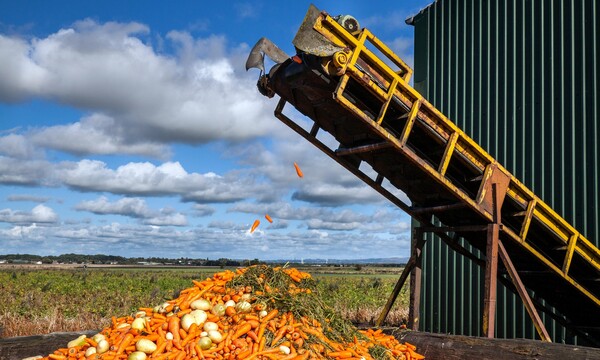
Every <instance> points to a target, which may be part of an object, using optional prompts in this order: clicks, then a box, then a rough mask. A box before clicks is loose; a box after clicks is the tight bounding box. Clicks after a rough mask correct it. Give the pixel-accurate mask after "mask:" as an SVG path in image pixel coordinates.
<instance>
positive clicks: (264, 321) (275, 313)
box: [260, 309, 279, 323]
mask: <svg viewBox="0 0 600 360" xmlns="http://www.w3.org/2000/svg"><path fill="white" fill-rule="evenodd" d="M277 314H279V310H277V309H273V310H271V311H269V313H268V314H267V315H266V316H265V317H264V318H262V319H261V320H260V322H262V323H266V322H269V321H270V320H271V319H273V318H274V317H275V316H277Z"/></svg>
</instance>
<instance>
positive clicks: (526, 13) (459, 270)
mask: <svg viewBox="0 0 600 360" xmlns="http://www.w3.org/2000/svg"><path fill="white" fill-rule="evenodd" d="M599 8H600V5H599V4H597V1H596V0H573V1H567V0H533V1H531V0H492V1H480V0H439V1H436V2H435V3H433V4H432V5H430V6H429V7H427V8H426V9H424V10H423V11H422V12H421V13H419V14H418V15H416V16H415V17H414V18H413V19H412V24H413V25H414V26H415V73H414V86H415V88H416V89H417V90H418V91H419V92H421V94H423V95H424V96H425V97H426V98H427V99H428V100H429V101H430V102H431V103H433V104H434V105H435V106H436V107H437V108H438V109H440V110H441V111H442V112H443V113H444V114H445V115H446V116H448V117H449V118H450V119H451V120H453V121H454V122H455V123H456V124H458V125H459V126H460V127H461V128H462V129H463V130H464V131H465V132H466V133H467V134H468V135H469V136H471V137H472V138H473V139H475V141H477V142H478V143H479V144H480V145H481V146H482V147H483V148H484V149H486V150H487V151H488V152H489V153H490V154H491V155H492V156H494V157H496V159H498V161H499V162H500V163H502V164H503V165H504V166H505V167H506V168H507V169H508V170H509V171H511V172H512V173H513V174H514V175H515V176H516V177H517V178H519V179H520V180H521V181H522V182H523V183H524V184H525V185H526V186H528V187H529V188H530V189H532V190H533V191H534V192H535V193H536V194H537V195H538V196H540V197H541V198H542V199H543V200H544V201H545V202H546V203H548V204H549V205H550V206H552V207H553V208H554V210H555V211H556V212H557V213H559V214H560V215H562V216H563V217H564V218H565V219H566V220H567V221H569V222H570V223H571V224H572V225H574V226H575V228H577V229H578V230H579V231H581V232H582V233H583V234H584V235H585V236H586V237H587V238H588V239H589V240H590V241H592V242H593V243H595V245H596V246H599V245H600V242H599V235H600V229H599V226H600V212H599V211H600V209H599V206H598V205H599V203H600V191H599V185H600V181H599V178H600V176H599V171H600V170H599V169H600V154H599V151H598V150H599V148H598V140H599V138H600V135H599V126H600V88H599V87H600V64H599V60H598V59H600V34H599V32H600V16H599ZM423 279H424V280H423V288H422V300H421V316H420V326H421V330H424V331H432V332H443V333H453V334H465V335H481V317H482V315H481V313H482V309H481V307H482V305H481V301H480V300H481V299H482V292H483V272H482V271H481V269H479V268H478V267H477V266H476V265H473V264H472V263H471V262H470V261H468V260H466V259H465V258H463V257H462V256H460V255H457V254H455V253H454V252H453V251H452V250H450V249H448V248H447V247H446V246H445V245H444V244H443V243H441V241H440V240H439V239H437V238H428V241H427V245H426V248H425V251H424V263H423ZM599 286H600V285H599ZM497 305H498V310H497V320H496V321H497V326H496V336H497V337H506V338H512V337H517V338H520V337H527V338H533V337H535V336H536V334H535V328H534V327H533V325H532V324H531V321H530V320H529V319H528V316H527V314H526V312H525V310H524V308H523V306H522V305H521V301H520V299H519V298H518V297H516V296H515V295H513V294H512V293H511V292H510V291H508V290H506V289H505V288H504V287H503V286H501V285H500V286H499V292H498V304H497ZM541 315H542V317H543V320H544V322H545V324H546V327H547V330H548V331H549V333H550V335H551V336H552V338H553V339H554V341H555V342H565V343H575V344H577V343H579V344H586V341H585V340H584V339H582V337H581V336H579V337H578V336H576V335H575V334H573V333H572V332H570V331H566V330H565V329H564V328H563V327H562V326H560V325H559V324H558V322H557V321H554V320H552V319H551V318H550V316H548V315H547V314H544V313H542V314H541Z"/></svg>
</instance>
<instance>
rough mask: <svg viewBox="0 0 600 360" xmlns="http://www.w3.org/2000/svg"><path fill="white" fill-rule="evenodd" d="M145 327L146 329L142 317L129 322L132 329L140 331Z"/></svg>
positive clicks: (144, 319)
mask: <svg viewBox="0 0 600 360" xmlns="http://www.w3.org/2000/svg"><path fill="white" fill-rule="evenodd" d="M145 327H146V318H143V317H139V318H135V320H133V321H132V322H131V328H132V329H136V330H138V331H141V330H144V328H145Z"/></svg>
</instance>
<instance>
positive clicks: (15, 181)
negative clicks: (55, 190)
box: [0, 155, 55, 186]
mask: <svg viewBox="0 0 600 360" xmlns="http://www.w3.org/2000/svg"><path fill="white" fill-rule="evenodd" d="M0 183H1V184H12V185H24V186H33V185H44V186H53V185H55V183H54V179H53V177H52V165H51V164H50V163H48V162H47V161H44V160H28V161H24V160H21V159H15V158H10V157H5V156H1V155H0Z"/></svg>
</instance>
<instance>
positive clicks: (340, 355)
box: [327, 350, 353, 359]
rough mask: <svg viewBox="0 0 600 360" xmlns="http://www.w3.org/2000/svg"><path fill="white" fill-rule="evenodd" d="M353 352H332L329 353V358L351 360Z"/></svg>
mask: <svg viewBox="0 0 600 360" xmlns="http://www.w3.org/2000/svg"><path fill="white" fill-rule="evenodd" d="M352 355H353V354H352V351H347V350H346V351H330V352H328V353H327V356H329V357H333V358H342V359H343V358H350V357H352Z"/></svg>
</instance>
